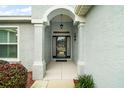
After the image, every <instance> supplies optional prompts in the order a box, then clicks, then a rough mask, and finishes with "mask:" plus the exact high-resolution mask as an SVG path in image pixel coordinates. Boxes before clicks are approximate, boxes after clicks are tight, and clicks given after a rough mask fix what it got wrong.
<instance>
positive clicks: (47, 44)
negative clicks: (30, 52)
mask: <svg viewBox="0 0 124 93" xmlns="http://www.w3.org/2000/svg"><path fill="white" fill-rule="evenodd" d="M51 40H52V38H51V31H50V27H46V30H45V62H46V63H48V62H50V61H51V46H52V45H51V43H52V42H51Z"/></svg>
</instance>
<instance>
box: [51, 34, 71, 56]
mask: <svg viewBox="0 0 124 93" xmlns="http://www.w3.org/2000/svg"><path fill="white" fill-rule="evenodd" d="M70 56H71V39H70V36H53V58H70Z"/></svg>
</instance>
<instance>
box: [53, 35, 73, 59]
mask: <svg viewBox="0 0 124 93" xmlns="http://www.w3.org/2000/svg"><path fill="white" fill-rule="evenodd" d="M53 37H70V43H71V44H70V48H71V49H70V51H71V53H70V57H68V56H67V53H66V57H61V58H60V57H58V58H57V56H56V57H53ZM51 41H52V43H51V46H52V47H51V49H52V50H51V54H52V55H51V57H52V60H58V59H66V60H71V59H72V37H71V35H52V39H51ZM56 41H57V38H56ZM56 46H57V43H56ZM66 51H67V40H66ZM56 52H57V49H56Z"/></svg>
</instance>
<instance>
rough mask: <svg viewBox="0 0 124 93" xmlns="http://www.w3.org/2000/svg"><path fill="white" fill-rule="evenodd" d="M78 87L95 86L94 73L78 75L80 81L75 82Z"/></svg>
mask: <svg viewBox="0 0 124 93" xmlns="http://www.w3.org/2000/svg"><path fill="white" fill-rule="evenodd" d="M75 87H76V88H94V87H95V84H94V80H93V77H92V75H86V74H85V75H81V76H78V82H77V83H76V84H75Z"/></svg>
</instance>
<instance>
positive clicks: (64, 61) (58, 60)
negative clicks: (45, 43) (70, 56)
mask: <svg viewBox="0 0 124 93" xmlns="http://www.w3.org/2000/svg"><path fill="white" fill-rule="evenodd" d="M56 62H67V60H56Z"/></svg>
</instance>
